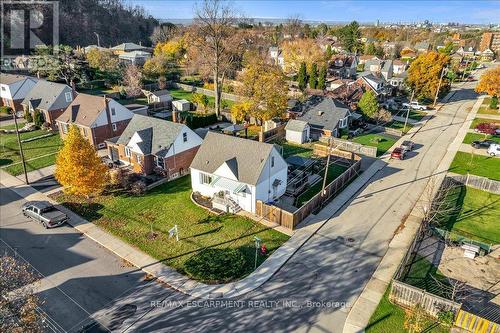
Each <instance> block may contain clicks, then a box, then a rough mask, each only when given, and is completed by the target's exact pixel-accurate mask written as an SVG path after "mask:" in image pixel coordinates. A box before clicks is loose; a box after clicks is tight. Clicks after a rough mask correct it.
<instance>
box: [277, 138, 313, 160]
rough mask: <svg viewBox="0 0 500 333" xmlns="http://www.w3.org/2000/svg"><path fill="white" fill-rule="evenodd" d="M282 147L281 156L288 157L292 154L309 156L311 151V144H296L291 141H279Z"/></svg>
mask: <svg viewBox="0 0 500 333" xmlns="http://www.w3.org/2000/svg"><path fill="white" fill-rule="evenodd" d="M280 146H281V147H283V158H285V159H286V158H287V157H290V156H292V155H297V156H301V157H311V156H312V153H313V148H312V146H311V145H305V144H304V145H297V144H293V143H287V142H284V143H280Z"/></svg>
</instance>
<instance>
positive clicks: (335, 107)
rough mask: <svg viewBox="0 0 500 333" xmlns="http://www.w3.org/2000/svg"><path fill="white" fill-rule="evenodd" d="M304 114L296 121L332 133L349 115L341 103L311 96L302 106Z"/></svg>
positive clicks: (347, 109)
mask: <svg viewBox="0 0 500 333" xmlns="http://www.w3.org/2000/svg"><path fill="white" fill-rule="evenodd" d="M302 111H303V112H304V113H303V115H302V116H300V117H297V119H298V120H302V121H305V122H307V123H308V124H309V125H313V126H315V127H320V128H324V129H327V130H331V131H333V130H334V129H335V128H336V127H337V124H338V123H339V121H340V120H341V119H343V118H345V117H346V116H347V115H348V114H349V108H348V107H347V106H346V105H345V104H343V103H342V102H340V101H338V100H336V99H334V98H332V97H324V96H311V97H310V98H309V99H308V100H307V101H306V102H305V103H304V104H303V106H302Z"/></svg>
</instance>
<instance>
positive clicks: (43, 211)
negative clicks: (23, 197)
mask: <svg viewBox="0 0 500 333" xmlns="http://www.w3.org/2000/svg"><path fill="white" fill-rule="evenodd" d="M21 210H22V213H23V215H24V216H26V217H29V218H32V219H33V220H36V221H38V222H40V223H41V224H42V225H43V226H44V227H45V228H54V227H57V226H60V225H61V224H63V223H65V222H66V221H67V220H68V216H66V214H64V213H63V212H61V211H60V210H58V209H57V208H56V207H54V205H52V204H51V203H50V202H48V201H28V202H26V203H24V204H23V205H22V207H21Z"/></svg>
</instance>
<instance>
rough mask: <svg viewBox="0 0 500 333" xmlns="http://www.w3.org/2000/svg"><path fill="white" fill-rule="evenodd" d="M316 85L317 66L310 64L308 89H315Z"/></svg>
mask: <svg viewBox="0 0 500 333" xmlns="http://www.w3.org/2000/svg"><path fill="white" fill-rule="evenodd" d="M317 84H318V66H317V65H316V64H312V66H311V72H310V73H309V88H311V89H316V86H317Z"/></svg>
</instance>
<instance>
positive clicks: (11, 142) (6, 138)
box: [0, 130, 62, 175]
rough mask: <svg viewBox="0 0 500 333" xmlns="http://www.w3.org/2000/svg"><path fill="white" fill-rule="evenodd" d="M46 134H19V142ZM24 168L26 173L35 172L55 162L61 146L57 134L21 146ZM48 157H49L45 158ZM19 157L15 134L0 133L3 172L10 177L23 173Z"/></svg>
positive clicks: (38, 131) (44, 132)
mask: <svg viewBox="0 0 500 333" xmlns="http://www.w3.org/2000/svg"><path fill="white" fill-rule="evenodd" d="M44 134H47V131H43V130H36V131H32V132H27V133H21V134H20V136H21V140H25V139H29V138H34V137H37V136H41V135H44ZM22 146H23V152H24V158H25V160H26V168H27V170H28V171H32V170H37V169H40V168H43V167H46V166H49V165H52V164H54V162H55V156H56V155H55V153H56V152H57V151H58V150H59V148H60V147H61V146H62V141H61V138H60V137H59V134H54V135H52V136H49V137H46V138H41V139H37V140H33V141H29V142H25V143H23V144H22ZM45 155H50V156H45ZM19 162H21V155H20V153H19V146H18V143H17V137H16V134H14V133H12V134H4V133H0V167H6V168H5V170H6V171H7V172H9V173H10V174H12V175H19V174H21V173H22V172H23V168H22V164H21V163H19Z"/></svg>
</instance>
